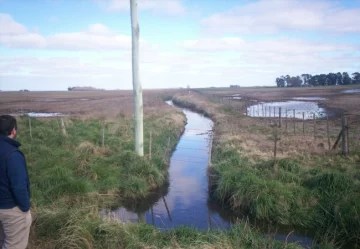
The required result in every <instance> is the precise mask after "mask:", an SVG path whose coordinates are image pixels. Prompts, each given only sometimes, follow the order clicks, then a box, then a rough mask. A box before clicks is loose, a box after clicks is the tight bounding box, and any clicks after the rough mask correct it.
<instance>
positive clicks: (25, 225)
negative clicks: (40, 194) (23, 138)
mask: <svg viewBox="0 0 360 249" xmlns="http://www.w3.org/2000/svg"><path fill="white" fill-rule="evenodd" d="M16 135H17V124H16V119H15V118H14V117H12V116H10V115H2V116H0V248H1V249H25V248H26V247H27V244H28V239H29V232H30V225H31V222H32V218H31V214H30V183H29V176H28V172H27V168H26V161H25V157H24V154H23V153H22V152H21V151H20V150H19V147H20V145H21V144H20V143H19V142H17V141H15V140H14V139H15V138H16Z"/></svg>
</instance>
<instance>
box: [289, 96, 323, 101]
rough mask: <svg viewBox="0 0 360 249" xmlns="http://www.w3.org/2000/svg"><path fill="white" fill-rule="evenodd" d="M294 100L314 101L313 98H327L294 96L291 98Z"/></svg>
mask: <svg viewBox="0 0 360 249" xmlns="http://www.w3.org/2000/svg"><path fill="white" fill-rule="evenodd" d="M292 99H294V100H312V101H315V100H327V98H322V97H295V98H292Z"/></svg>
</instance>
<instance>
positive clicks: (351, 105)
mask: <svg viewBox="0 0 360 249" xmlns="http://www.w3.org/2000/svg"><path fill="white" fill-rule="evenodd" d="M348 89H360V85H348V86H326V87H304V88H276V87H274V88H265V87H264V88H261V87H258V88H255V87H251V88H234V89H230V88H208V89H201V92H202V93H205V94H207V95H209V96H213V97H220V96H229V95H233V94H239V97H241V98H242V100H241V101H246V102H251V100H257V101H285V100H292V99H293V98H296V97H320V98H326V100H319V101H317V102H319V103H320V104H321V105H323V106H325V107H327V108H329V109H333V110H337V113H338V114H339V115H341V114H342V113H347V114H355V115H360V93H343V91H345V90H348Z"/></svg>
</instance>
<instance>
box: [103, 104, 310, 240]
mask: <svg viewBox="0 0 360 249" xmlns="http://www.w3.org/2000/svg"><path fill="white" fill-rule="evenodd" d="M168 104H170V105H172V102H168ZM174 108H176V107H174ZM182 111H183V112H184V114H185V115H186V118H187V125H186V126H185V131H184V133H183V135H182V136H181V138H180V140H179V142H178V144H177V146H176V148H175V150H174V152H173V154H172V156H171V159H170V167H169V185H168V186H164V187H163V188H162V189H160V190H159V191H158V193H154V194H153V195H151V196H149V197H148V198H147V199H146V200H142V201H141V202H140V203H137V204H129V205H126V207H121V208H118V209H115V210H111V211H110V212H107V213H106V214H105V213H103V214H102V215H103V216H107V217H110V218H111V219H116V220H121V221H123V222H137V221H143V222H146V223H149V224H153V225H154V226H156V227H158V228H160V229H170V228H173V227H178V226H191V227H195V228H197V229H200V230H208V229H229V228H231V224H232V223H233V222H235V221H236V220H238V217H234V216H232V215H231V212H230V211H229V210H225V209H223V208H222V207H220V206H219V205H218V204H217V203H216V202H214V201H212V200H211V197H210V196H209V190H208V176H207V169H208V163H209V157H210V143H211V137H212V128H213V122H212V121H211V120H210V119H208V118H206V117H204V116H202V115H200V114H197V113H195V112H192V111H189V110H186V109H183V110H182ZM259 229H260V230H261V231H263V233H264V235H269V236H270V235H271V236H272V237H273V238H275V239H277V240H282V241H285V240H287V241H288V242H298V243H299V244H301V245H303V246H311V244H312V240H311V238H309V237H307V236H303V235H300V234H298V233H296V232H292V233H291V234H290V235H289V236H288V234H289V233H290V231H292V230H293V228H289V229H284V228H280V229H279V228H278V227H276V228H274V227H272V228H270V227H269V226H267V225H261V227H259Z"/></svg>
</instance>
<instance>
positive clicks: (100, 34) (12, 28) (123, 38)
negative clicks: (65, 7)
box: [0, 14, 146, 50]
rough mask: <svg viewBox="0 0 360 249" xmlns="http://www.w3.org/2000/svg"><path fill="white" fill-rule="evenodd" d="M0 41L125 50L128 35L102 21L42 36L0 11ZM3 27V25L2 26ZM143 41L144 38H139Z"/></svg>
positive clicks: (9, 44)
mask: <svg viewBox="0 0 360 249" xmlns="http://www.w3.org/2000/svg"><path fill="white" fill-rule="evenodd" d="M0 26H1V27H2V28H1V29H0V45H3V46H5V47H10V48H37V49H59V50H117V49H123V50H127V49H130V48H131V36H127V35H121V34H117V33H115V32H113V31H111V30H110V29H109V28H108V27H106V26H105V25H102V24H92V25H89V27H88V28H87V29H86V30H83V31H80V32H70V33H58V34H54V35H49V36H43V35H41V34H39V33H36V32H32V31H30V30H28V29H27V28H26V27H25V26H23V25H22V24H20V23H17V22H16V21H15V20H14V19H13V18H12V17H11V16H10V15H7V14H0ZM3 27H4V28H3ZM140 42H141V43H142V45H146V42H145V41H144V40H140Z"/></svg>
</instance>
